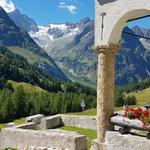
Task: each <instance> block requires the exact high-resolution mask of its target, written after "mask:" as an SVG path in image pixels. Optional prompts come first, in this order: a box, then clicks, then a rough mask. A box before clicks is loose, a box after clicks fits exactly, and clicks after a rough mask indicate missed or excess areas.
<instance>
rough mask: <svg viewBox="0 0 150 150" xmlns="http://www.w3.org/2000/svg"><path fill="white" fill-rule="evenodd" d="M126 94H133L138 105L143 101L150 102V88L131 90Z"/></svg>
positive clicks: (143, 102) (141, 104) (142, 103)
mask: <svg viewBox="0 0 150 150" xmlns="http://www.w3.org/2000/svg"><path fill="white" fill-rule="evenodd" d="M127 95H135V97H136V98H137V103H138V105H139V106H143V105H144V104H145V103H148V102H150V88H146V89H144V90H142V91H136V92H131V93H129V94H127Z"/></svg>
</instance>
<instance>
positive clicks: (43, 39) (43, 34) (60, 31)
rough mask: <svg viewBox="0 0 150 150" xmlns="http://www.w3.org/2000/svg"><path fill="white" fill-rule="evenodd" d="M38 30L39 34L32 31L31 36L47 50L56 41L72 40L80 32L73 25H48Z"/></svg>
mask: <svg viewBox="0 0 150 150" xmlns="http://www.w3.org/2000/svg"><path fill="white" fill-rule="evenodd" d="M38 28H39V31H38V32H33V31H31V32H29V34H30V36H31V37H32V38H33V39H34V40H35V41H36V42H37V43H38V44H39V45H40V46H41V47H43V48H44V49H47V48H48V47H49V46H50V45H51V43H52V42H53V41H55V40H58V39H60V38H70V37H72V36H75V35H76V34H77V33H78V32H79V28H78V27H77V26H73V25H71V24H48V25H45V26H38Z"/></svg>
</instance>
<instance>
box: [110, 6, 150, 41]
mask: <svg viewBox="0 0 150 150" xmlns="http://www.w3.org/2000/svg"><path fill="white" fill-rule="evenodd" d="M147 14H150V10H147V9H135V10H132V11H129V12H127V13H126V14H124V15H123V16H122V17H121V18H119V20H117V21H116V23H114V27H113V30H112V32H111V34H110V37H109V40H108V43H113V44H117V43H119V41H120V39H121V33H122V30H123V28H124V27H125V26H126V25H127V24H128V20H130V19H132V18H138V17H142V16H145V15H147Z"/></svg>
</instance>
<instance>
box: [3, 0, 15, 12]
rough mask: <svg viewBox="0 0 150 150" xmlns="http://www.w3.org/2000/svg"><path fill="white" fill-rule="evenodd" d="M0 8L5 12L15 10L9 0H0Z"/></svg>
mask: <svg viewBox="0 0 150 150" xmlns="http://www.w3.org/2000/svg"><path fill="white" fill-rule="evenodd" d="M0 6H1V7H3V9H4V10H5V11H6V12H7V13H10V12H13V11H14V10H15V9H16V8H15V5H14V3H13V2H12V1H11V0H0Z"/></svg>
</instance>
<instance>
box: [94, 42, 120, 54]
mask: <svg viewBox="0 0 150 150" xmlns="http://www.w3.org/2000/svg"><path fill="white" fill-rule="evenodd" d="M120 49H121V47H120V44H107V45H100V46H96V53H97V54H100V53H110V54H112V53H114V54H116V53H117V52H118V51H119V50H120Z"/></svg>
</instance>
